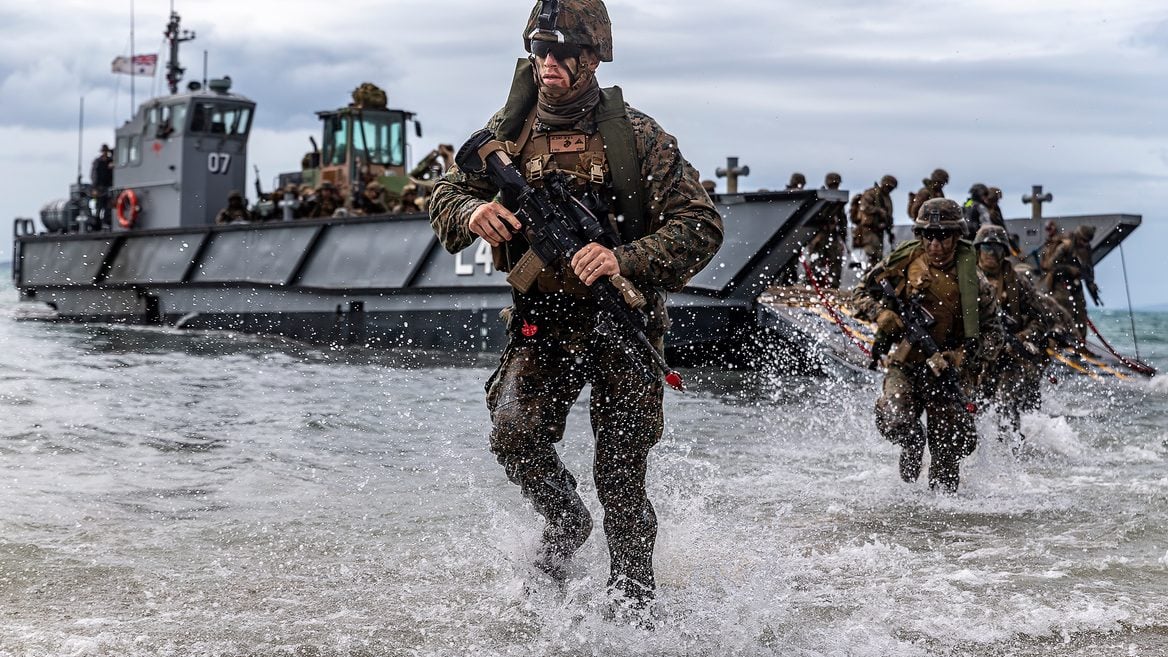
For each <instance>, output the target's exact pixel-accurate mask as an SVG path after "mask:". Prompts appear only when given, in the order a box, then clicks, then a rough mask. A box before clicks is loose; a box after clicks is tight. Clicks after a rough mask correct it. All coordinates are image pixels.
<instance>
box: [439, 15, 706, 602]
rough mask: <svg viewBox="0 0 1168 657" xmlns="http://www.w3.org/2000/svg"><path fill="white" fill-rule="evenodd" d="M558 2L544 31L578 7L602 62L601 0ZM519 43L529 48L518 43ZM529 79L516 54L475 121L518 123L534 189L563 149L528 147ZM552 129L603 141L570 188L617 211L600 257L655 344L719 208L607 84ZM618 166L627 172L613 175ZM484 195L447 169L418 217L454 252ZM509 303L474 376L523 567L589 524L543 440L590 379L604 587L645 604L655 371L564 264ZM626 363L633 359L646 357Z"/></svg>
mask: <svg viewBox="0 0 1168 657" xmlns="http://www.w3.org/2000/svg"><path fill="white" fill-rule="evenodd" d="M559 4H560V11H559V18H558V20H560V21H561V22H560V23H558V24H557V26H556V27H557V28H558V29H560V30H562V31H563V33H564V34H565V35H566V36H567V39H568V41H567V42H568V43H569V44H571V43H581V41H580V40H579V39H580V38H581V35H580V27H581V25H580V24H579V23H574V21H578V20H579V19H580V17H581V16H582V15H583V16H588V17H589V18H588V19H586V20H593V21H596V22H597V23H598V24H599V23H600V22H601V20H602V21H603V27H604V30H595V31H594V32H593V33H591V34H587V35H585V36H586V37H587V39H588V41H584V42H583V43H585V44H587V45H589V47H591V48H593V50H594V51H595V54H596V55H597V57H598V58H599V59H600V60H601V61H611V59H612V45H611V41H610V40H609V39H610V38H611V37H610V36H609V35H608V34H607V33H606V32H607V26H608V21H607V13H606V11H605V10H604V5H603V4H602V3H601V2H599V1H598V0H575V1H574V2H568V1H564V2H560V3H559ZM541 6H542V3H537V5H536V8H535V11H533V13H532V17H531V19H530V20H529V25H528V29H527V30H526V31H525V34H536V33H537V32H539V33H541V34H542V30H543V29H544V26H543V25H542V24H541V25H540V30H537V31H533V30H532V29H531V28H533V27H534V26H536V19H537V14H538V12H539V10H540V7H541ZM565 21H566V22H567V25H565V23H564V22H565ZM534 38H536V39H538V38H539V37H538V36H536V37H534ZM573 39H576V40H575V41H574V40H573ZM525 47H530V44H528V43H527V42H526V41H525ZM535 86H536V85H535V82H534V78H533V73H532V67H531V64H530V63H528V62H527V61H526V60H520V65H519V66H518V67H517V70H516V75H515V82H514V85H513V88H512V93H511V95H510V96H509V99H510V100H509V101H508V104H507V105H506V106H505V107H504V109H503V110H501V111H500V112H499V113H497V114H496V115H495V116H494V117H492V119H491V120H490V121H489V122H488V123H487V128H488V129H489V130H491V131H492V132H494V133H495V134H496V135H497V136H498V137H499V138H500V140H501V141H512V142H515V141H516V140H515V135H516V134H518V133H520V129H521V128H523V126H530V128H529V129H530V138H528V139H527V140H526V142H525V143H524V144H523V145H522V146H520V145H519V144H518V143H517V144H516V148H517V149H519V150H520V152H519V153H518V154H515V155H513V157H515V161H516V163H517V165H518V166H521V167H522V168H523V169H524V170H525V171H526V172H527V173H528V174H529V176H528V182H529V183H530V184H532V185H533V186H536V185H539V184H542V183H541V182H540V180H539V179H532V177H531V175H530V174H531V171H532V169H531V168H530V167H531V166H532V165H533V163H534V166H535V167H536V168H539V167H541V166H545V165H546V166H549V167H553V168H554V167H563V168H564V169H570V168H571V167H572V166H573V165H572V164H571V161H572V160H571V158H567V157H558V156H553V157H550V158H548V157H547V154H546V153H545V154H544V155H538V154H536V155H533V153H538V151H537V148H538V147H542V146H541V145H544V144H546V143H550V140H551V133H553V132H556V130H551V129H550V126H547V125H543V124H542V122H541V121H540V120H535V121H534V122H533V120H532V117H533V116H535V109H534V101H535V93H536V91H537V89H536V88H535ZM566 129H567V132H568V133H570V134H571V135H572V136H573V137H576V138H579V139H580V140H581V141H582V142H584V143H588V144H590V145H591V144H592V143H593V141H592V140H594V139H596V138H598V137H602V138H603V144H604V149H602V150H601V151H589V152H607V160H606V161H605V162H604V163H603V164H601V163H600V162H599V161H597V160H596V159H590V160H589V162H588V163H587V164H588V166H587V168H588V169H589V170H593V171H596V172H597V174H598V175H599V173H600V172H603V182H600V183H597V182H596V179H592V180H591V181H589V182H587V183H580V187H578V190H579V193H581V194H589V192H591V193H593V194H594V195H595V196H593V198H596V197H599V198H601V199H603V200H604V202H605V204H607V205H608V207H609V209H610V220H614V219H615V216H616V215H617V213H618V212H619V216H621V217H622V219H623V221H620V222H615V223H616V224H617V225H618V227H619V232H620V233H621V236H622V238H623V240H622V241H623V242H624V243H623V244H622V245H621V246H619V247H617V248H616V249H615V250H614V252H615V255H616V258H617V261H618V263H619V265H620V270H621V273H622V274H623V275H624V276H625V277H626V278H627V279H629V280H630V281H631V282H633V284H635V285H636V286H637V287H639V288H640V289H641V291H642V292H644V293H645V295H646V297H648V298H649V299H650V307H651V310H650V312H649V313H648V319H649V324H648V329H647V331H646V332H647V334H648V335H649V337H650V339H651V340H653V341H654V343H655V344H656V345H657V346H658V349H659V350H660V349H661V347H662V346H663V336H664V334H665V331H666V328H667V326H668V322H667V319H666V316H665V292H666V291H670V290H680V289H681V288H682V287H683V286H684V285H685V284H686V282H687V281H689V279H690V278H691V277H692V276H693V275H694V274H696V273H697V272H698V271H700V270H701V269H702V267H704V266H705V265H706V264H707V263H708V262H709V261H710V259H711V258H713V256H714V253H715V252H716V251H717V249H718V247H719V246H720V245H721V242H722V220H721V217H720V216H719V215H718V213H717V211H716V210H715V209H714V206H713V203H712V202H711V201H710V198H709V196H708V195H707V194H706V192H705V190H704V189H703V188H702V186H701V184H700V183H699V182H698V175H697V172H696V171H695V170H694V169H693V167H692V166H690V164H689V163H688V162H686V160H685V158H683V157H682V155H681V153H680V151H679V150H678V148H677V142H676V140H675V139H674V138H673V137H672V136H671V135H669V134H668V133H666V132H665V131H664V130H662V129H661V127H660V126H658V125H657V123H656V122H654V121H653V119H651V118H649V117H648V116H646V115H645V114H643V113H641V112H638V111H637V110H635V109H633V108H631V107H629V106H627V105H625V104H624V102H623V100H620V94H619V90H613V89H610V90H604V91H603V92H602V96H601V100H600V101H599V104H598V105H596V106H595V107H593V108H592V109H591V110H589V111H587V112H586V113H584V114H583V115H582V116H581V118H580V119H579V120H577V121H576V122H575V124H574V125H570V126H567V128H566ZM557 130H559V131H560V132H563V130H564V129H563V128H557ZM613 131H615V132H613ZM613 134H625V135H627V136H628V141H627V142H625V141H624V140H615V141H614V140H613V139H611V137H612V135H613ZM545 137H546V141H545ZM621 142H623V143H621ZM590 147H591V146H590ZM577 160H579V158H577ZM553 161H554V162H553ZM622 162H627V163H629V166H630V167H635V170H631V171H630V170H626V169H625V168H624V165H623V164H622ZM578 163H579V164H580V165H581V166H584V164H585V163H583V162H578ZM591 165H596V166H597V167H599V168H596V169H592V166H591ZM541 171H542V170H541ZM496 191H497V190H496V189H495V188H494V186H493V185H492V184H491V183H490V181H489V180H488V179H486V178H485V177H484V176H480V175H477V174H471V173H469V172H464V171H462V170H460V169H459V168H458V167H457V166H455V167H453V168H452V169H451V170H450V171H449V172H448V173H447V174H446V175H445V176H444V177H443V178H442V179H441V180H439V181H438V184H437V185H436V186H435V189H434V194H433V196H432V197H431V201H430V205H429V211H430V221H431V224H432V226H433V228H434V231H435V233H436V234H437V235H438V237H439V239H440V240H441V242H442V244H443V246H444V247H445V248H446V249H447V250H448V251H450V252H451V253H455V252H458V251H460V250H462V249H465V248H467V247H468V246H470V245H471V244H472V243H474V241H475V240H476V236H475V235H474V234H473V233H471V232H470V229H469V226H468V221H469V219H470V216H471V214H472V213H473V212H474V210H475V209H477V208H478V207H479V206H480V205H482V204H483V203H485V202H487V201H488V200H490V199H492V198H494V197H495V194H496ZM636 199H639V201H637V200H636ZM525 241H526V240H525V239H523V237H522V236H516V238H514V239H512V240H511V241H510V242H507V243H505V248H503V247H501V248H497V249H495V257H496V262H497V264H499V265H502V268H504V269H506V268H508V267H509V266H510V264H511V263H513V262H514V261H515V260H514V257H515V256H516V255H517V254H518V255H521V254H522V253H523V251H524V250H526V246H524V244H523V243H524V242H525ZM512 298H513V301H514V305H513V306H512V308H511V309H509V312H505V315H506V318H507V323H508V335H509V340H508V344H507V347H506V348H505V350H504V352H503V356H502V358H501V360H500V364H499V367H498V369H497V370H496V371H495V373H494V374H492V375H491V378H490V379H489V380H488V382H487V407H488V409H489V410H490V412H491V421H492V424H493V427H492V430H491V437H490V443H491V451H492V452H493V453H494V454H495V456H496V458H497V459H498V461H499V463H500V464H501V465H502V466H503V469H504V471H505V472H506V474H507V477H508V478H509V479H510V480H511V481H512V482H513V483H515V484H516V485H518V486H519V487H520V491H521V492H522V494H523V496H524V497H526V498H527V499H528V500H530V501H531V502H532V504H533V505H534V506H535V509H536V510H537V511H538V512H539V513H540V514H541V515H543V516H544V518H545V520H546V521H547V525H546V527H545V529H544V533H543V545H542V549H541V555H540V559H539V562H538V563H537V565H539V566H540V567H541V568H542V569H543V570H544V571H545V572H548V573H549V574H551V575H552V576H553V577H556V578H560V577H562V576H563V564H564V562H565V561H566V560H567V559H568V558H570V557H571V555H572V554H573V553H574V552H575V551H576V550H577V549H578V548H579V547H580V546H581V545H582V544H583V543H584V541H585V540H586V539H587V538H588V535H589V532H590V529H591V526H592V522H591V518H590V516H589V514H588V510H587V508H586V507H585V506H584V503H583V501H582V500H581V499H580V496H579V494H578V493H577V492H576V480H575V479H574V477H573V476H572V474H571V473H569V472H568V470H567V469H566V468H565V467H564V465H563V463H562V462H561V461H560V459H559V456H558V454H557V452H556V448H555V443H557V442H559V441H560V440H561V439H562V437H563V431H564V424H565V421H566V418H567V415H568V412H569V410H570V409H571V407H572V405H573V403H574V402H575V400H576V398H577V396H578V395H579V394H580V392H581V390H582V389H583V387H584V386H586V385H589V384H590V385H591V386H592V392H591V398H590V402H589V415H590V418H591V422H592V430H593V434H594V437H595V441H596V457H595V462H594V477H595V481H596V489H597V494H598V497H599V498H600V503H601V506H602V507H604V529H605V534H606V535H607V537H608V548H609V555H610V558H611V571H610V577H609V585H610V586H611V587H614V588H615V589H616V590H617V591H618V592H620V593H621V594H623V595H624V596H625V597H627V598H628V599H631V600H634V601H642V602H645V601H647V600H650V599H652V596H653V591H654V589H655V581H654V577H653V565H652V559H653V545H654V542H655V540H656V534H657V521H656V515H655V514H654V510H653V505H652V504H651V503H650V501H649V498H648V495H647V494H646V491H645V471H646V462H647V458H648V454H649V450H650V448H652V447H653V445H654V444H656V443H657V441H658V440H659V439H660V438H661V433H662V426H663V420H662V406H661V405H662V390H663V388H662V383H661V381H660V380H659V379H656V380H654V381H652V382H651V383H645V381H644V380H643V378H642V376H641V369H640V368H639V367H636V366H634V365H633V364H632V363H631V362H630V360H629V357H628V356H627V355H626V354H625V352H624V351H623V350H622V349H621V347H620V346H618V345H617V344H614V343H613V342H612V341H611V340H610V339H608V338H606V337H604V336H602V335H600V334H598V333H597V332H596V330H595V326H596V318H597V314H598V307H597V305H596V302H595V301H594V299H593V297H592V296H591V293H590V291H589V290H588V288H587V287H585V286H584V285H583V283H581V282H580V280H579V279H578V278H576V276H575V274H574V273H573V272H572V270H571V268H570V267H568V266H562V267H555V268H551V269H548V270H545V272H544V274H541V276H540V279H539V280H538V281H537V283H536V285H535V287H533V288H532V289H531V290H530V291H528V292H526V293H523V292H520V291H519V290H514V289H513V290H512ZM524 328H526V329H527V330H526V331H524V330H523V329H524ZM640 358H642V359H645V360H646V362H647V355H646V356H640Z"/></svg>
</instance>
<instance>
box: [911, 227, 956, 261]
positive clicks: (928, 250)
mask: <svg viewBox="0 0 1168 657" xmlns="http://www.w3.org/2000/svg"><path fill="white" fill-rule="evenodd" d="M920 237H921V242H923V243H924V245H925V254H926V255H928V256H929V264H931V265H933V266H934V267H942V266H944V265H947V264H949V261H950V260H952V259H953V253H954V252H955V251H956V250H957V233H954V232H951V231H935V230H926V231H922V232H921V233H920Z"/></svg>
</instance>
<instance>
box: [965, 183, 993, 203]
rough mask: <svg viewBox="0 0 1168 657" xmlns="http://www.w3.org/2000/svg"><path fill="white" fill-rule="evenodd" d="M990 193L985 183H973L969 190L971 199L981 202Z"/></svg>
mask: <svg viewBox="0 0 1168 657" xmlns="http://www.w3.org/2000/svg"><path fill="white" fill-rule="evenodd" d="M989 193H990V188H989V187H986V186H985V183H973V185H971V186H970V188H969V198H971V199H973V200H975V201H979V202H980V201H981V200H982V199H984V198H985V197H986V195H987V194H989Z"/></svg>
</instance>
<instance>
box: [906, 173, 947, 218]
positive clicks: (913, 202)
mask: <svg viewBox="0 0 1168 657" xmlns="http://www.w3.org/2000/svg"><path fill="white" fill-rule="evenodd" d="M921 183H922V184H924V187H921V189H920V190H919V191H916V192H911V191H910V192H909V193H908V218H909V219H916V218H917V213H918V212H920V210H921V206H922V205H924V204H925V201H928V200H929V199H934V198H945V185H948V184H949V172H948V171H946V170H944V169H933V173H930V174H929V177H928V178H923V179H922V180H921Z"/></svg>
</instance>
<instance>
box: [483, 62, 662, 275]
mask: <svg viewBox="0 0 1168 657" xmlns="http://www.w3.org/2000/svg"><path fill="white" fill-rule="evenodd" d="M538 94H539V90H538V88H537V87H536V84H535V78H534V77H533V72H532V65H531V62H530V61H529V60H527V59H520V60H519V62H518V64H517V65H516V67H515V76H514V79H513V80H512V83H511V92H510V93H509V94H508V96H507V104H506V105H505V106H504V107H503V110H502V117H501V118H502V120H501V122H500V125H499V128H498V130H497V131H496V133H495V136H496V138H497V139H498V140H499V141H501V142H503V143H504V144H506V145H507V147H508V149H509V150H511V151H512V155H513V157H515V161H516V165H517V166H518V167H519V169H520V172H521V173H523V175H524V177H525V178H527V180H528V183H529V184H531V185H532V186H538V185H539V184H540V182H539V180H540V178H541V177H542V176H543V175H544V174H546V173H547V172H549V171H552V170H557V169H558V170H561V171H565V172H567V173H569V174H571V175H573V176H574V177H575V178H576V179H577V181H578V182H579V184H580V185H581V187H582V188H583V187H585V186H588V185H594V186H596V187H610V188H611V192H610V193H611V196H613V197H614V201H613V203H614V207H612V208H611V211H612V212H613V213H614V214H615V215H616V216H619V217H621V221H620V222H618V223H617V231H618V233H619V234H620V237H621V242H622V243H625V244H627V243H629V242H631V241H633V240H636V239H639V238H641V237H643V236H644V235H645V232H646V229H647V228H646V220H645V212H644V205H643V202H642V198H643V196H644V191H643V188H642V184H643V183H642V180H641V166H640V162H639V161H638V159H637V148H636V141H635V135H634V133H633V125H632V122H631V121H630V120H629V116H628V113H627V112H626V110H625V102H624V97H623V95H622V93H621V90H620V87H609V88H607V89H602V90H601V93H600V103H599V104H598V105H597V107H596V109H595V110H594V111H593V117H594V119H595V121H596V126H597V132H596V133H595V134H592V135H587V134H584V133H582V132H578V131H571V130H567V131H555V132H550V133H535V134H533V133H532V131H531V127H532V124H533V123H534V118H535V107H536V101H537V99H538ZM526 250H527V244H526V243H525V241H524V240H512V241H511V242H507V243H505V245H504V246H503V247H502V248H497V249H494V256H495V262H496V265H502V266H501V267H499V268H500V269H504V270H505V269H506V268H507V267H508V266H509V264H513V263H515V262H518V260H519V258H521V257H522V256H523V253H524V252H525V251H526ZM545 282H546V281H545ZM541 287H546V285H542V284H541Z"/></svg>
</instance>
